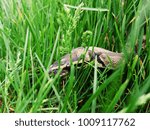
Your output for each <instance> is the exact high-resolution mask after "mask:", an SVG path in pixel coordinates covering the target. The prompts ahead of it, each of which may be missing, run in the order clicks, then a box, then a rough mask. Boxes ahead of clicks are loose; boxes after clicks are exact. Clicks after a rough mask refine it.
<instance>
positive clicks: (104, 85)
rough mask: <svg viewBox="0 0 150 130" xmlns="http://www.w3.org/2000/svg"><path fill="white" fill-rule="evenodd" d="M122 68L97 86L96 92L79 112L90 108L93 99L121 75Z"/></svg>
mask: <svg viewBox="0 0 150 130" xmlns="http://www.w3.org/2000/svg"><path fill="white" fill-rule="evenodd" d="M120 72H121V69H118V70H116V71H115V72H114V73H113V74H112V75H111V76H110V77H109V78H107V79H106V80H105V81H104V83H103V84H101V85H100V86H99V88H97V90H96V92H95V93H94V94H93V95H92V96H91V97H90V98H89V99H88V100H87V101H86V103H85V104H84V105H83V106H82V108H81V109H80V110H79V112H86V111H87V110H88V109H89V106H90V105H91V103H92V101H93V100H94V99H95V98H96V97H97V96H99V94H100V93H101V92H102V90H104V89H105V88H106V87H107V86H108V85H109V84H110V83H111V82H112V81H113V80H115V79H117V78H118V77H119V76H120Z"/></svg>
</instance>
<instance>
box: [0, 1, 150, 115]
mask: <svg viewBox="0 0 150 130" xmlns="http://www.w3.org/2000/svg"><path fill="white" fill-rule="evenodd" d="M149 12H150V2H149V0H143V1H142V0H135V1H133V0H131V1H124V0H120V1H118V0H114V1H111V0H101V1H98V0H97V1H92V0H88V1H87V0H83V1H82V2H81V1H80V0H76V1H75V0H45V1H43V0H26V1H18V0H9V1H6V0H0V112H150V107H149V106H150V100H149V99H150V96H149V95H150V24H149V16H150V15H149ZM143 36H145V37H146V39H145V40H143ZM79 46H97V47H102V48H105V49H108V50H111V51H114V52H122V53H123V54H124V60H123V62H122V63H120V65H119V66H118V68H117V69H116V70H110V69H108V68H104V69H99V68H98V67H97V63H96V62H95V64H93V63H88V64H86V65H81V67H80V68H78V67H76V66H73V65H72V66H71V69H70V73H69V74H68V76H67V77H64V78H61V77H60V72H61V70H60V71H59V72H58V73H57V74H56V75H55V76H53V77H52V76H49V75H48V69H49V66H50V65H51V64H52V63H53V62H54V61H55V60H58V61H60V59H61V56H63V55H64V54H67V53H70V51H71V50H72V49H73V48H76V47H79Z"/></svg>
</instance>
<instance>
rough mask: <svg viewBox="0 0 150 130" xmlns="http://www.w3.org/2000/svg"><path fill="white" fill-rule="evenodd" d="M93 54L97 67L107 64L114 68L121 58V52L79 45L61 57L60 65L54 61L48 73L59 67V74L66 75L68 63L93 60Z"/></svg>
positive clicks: (55, 70)
mask: <svg viewBox="0 0 150 130" xmlns="http://www.w3.org/2000/svg"><path fill="white" fill-rule="evenodd" d="M95 56H97V61H98V63H99V64H100V65H98V66H99V67H102V68H105V67H106V66H108V65H109V67H110V68H112V69H113V68H115V67H116V66H117V64H118V63H119V61H120V60H121V59H122V57H123V54H122V53H116V52H112V51H109V50H106V49H103V48H99V47H89V48H87V47H86V48H83V47H79V48H76V49H73V50H72V51H71V54H67V55H65V56H63V57H62V58H61V61H60V65H59V64H58V61H56V62H54V63H53V64H52V65H51V66H50V69H49V74H51V73H53V74H56V73H57V71H58V69H59V68H61V69H62V72H61V76H63V75H66V74H67V73H68V72H69V69H70V66H71V65H70V63H71V62H72V63H73V64H79V63H82V62H84V63H87V62H89V61H92V60H95Z"/></svg>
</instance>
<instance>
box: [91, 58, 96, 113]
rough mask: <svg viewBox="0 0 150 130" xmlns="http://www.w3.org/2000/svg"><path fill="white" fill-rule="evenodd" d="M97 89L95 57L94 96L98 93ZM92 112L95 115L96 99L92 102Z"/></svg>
mask: <svg viewBox="0 0 150 130" xmlns="http://www.w3.org/2000/svg"><path fill="white" fill-rule="evenodd" d="M96 89H97V56H96V57H95V67H94V84H93V94H94V93H95V92H96ZM91 109H92V110H91V112H92V113H94V112H95V110H96V98H95V99H93V101H92V108H91Z"/></svg>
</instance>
